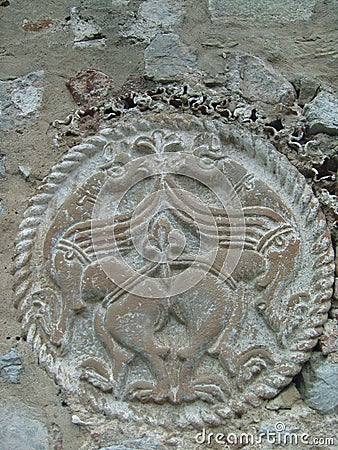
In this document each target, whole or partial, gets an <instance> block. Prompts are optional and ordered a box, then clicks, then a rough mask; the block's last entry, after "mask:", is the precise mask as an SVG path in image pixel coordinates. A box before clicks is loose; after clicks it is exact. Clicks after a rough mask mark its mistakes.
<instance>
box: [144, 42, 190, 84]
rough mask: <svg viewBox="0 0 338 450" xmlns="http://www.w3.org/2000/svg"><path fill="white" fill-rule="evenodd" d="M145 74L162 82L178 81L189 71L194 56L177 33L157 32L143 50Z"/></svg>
mask: <svg viewBox="0 0 338 450" xmlns="http://www.w3.org/2000/svg"><path fill="white" fill-rule="evenodd" d="M144 60H145V73H146V76H147V77H149V78H151V79H153V80H155V81H162V82H169V81H178V80H180V79H181V78H182V76H183V75H184V74H185V73H187V72H189V71H191V70H192V69H193V68H194V66H195V64H196V57H195V55H194V54H193V53H192V51H191V49H190V48H189V47H188V46H187V45H185V44H184V43H183V42H182V41H181V40H180V38H179V36H177V34H173V33H168V34H158V35H157V36H156V37H155V38H154V39H153V40H152V41H151V43H150V44H149V45H148V47H147V48H146V49H145V52H144Z"/></svg>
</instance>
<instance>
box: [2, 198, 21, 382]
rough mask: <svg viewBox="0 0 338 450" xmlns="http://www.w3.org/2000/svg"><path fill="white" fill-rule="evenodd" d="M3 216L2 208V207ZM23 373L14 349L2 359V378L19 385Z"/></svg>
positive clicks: (19, 358) (19, 359)
mask: <svg viewBox="0 0 338 450" xmlns="http://www.w3.org/2000/svg"><path fill="white" fill-rule="evenodd" d="M0 214H1V206H0ZM21 372H22V362H21V357H20V356H19V355H18V351H17V349H16V348H15V347H14V348H12V349H11V350H10V351H9V352H8V353H7V354H6V355H3V356H1V357H0V377H1V378H5V379H6V380H8V381H10V382H11V383H15V384H17V383H19V382H20V375H21Z"/></svg>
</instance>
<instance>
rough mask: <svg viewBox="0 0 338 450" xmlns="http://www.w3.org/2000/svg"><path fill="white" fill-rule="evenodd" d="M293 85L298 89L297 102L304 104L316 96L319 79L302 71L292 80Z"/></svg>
mask: <svg viewBox="0 0 338 450" xmlns="http://www.w3.org/2000/svg"><path fill="white" fill-rule="evenodd" d="M293 85H294V86H295V88H296V89H297V90H298V99H297V100H298V104H299V105H300V106H304V105H305V103H309V102H311V100H313V98H314V97H315V96H316V94H317V92H318V90H319V88H320V81H319V80H318V79H316V78H314V77H311V76H309V75H307V74H304V73H302V74H300V75H298V76H297V77H296V78H295V79H294V80H293Z"/></svg>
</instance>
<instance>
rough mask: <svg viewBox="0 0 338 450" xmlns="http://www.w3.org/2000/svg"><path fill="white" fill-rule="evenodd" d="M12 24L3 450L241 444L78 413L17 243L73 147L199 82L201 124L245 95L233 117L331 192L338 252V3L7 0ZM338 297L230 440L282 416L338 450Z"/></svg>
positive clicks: (4, 196) (5, 123) (4, 197)
mask: <svg viewBox="0 0 338 450" xmlns="http://www.w3.org/2000/svg"><path fill="white" fill-rule="evenodd" d="M0 17H1V23H2V25H1V31H0V32H1V41H0V59H1V62H2V64H1V73H0V80H1V81H0V133H1V150H0V222H1V236H2V239H1V242H0V246H1V247H0V253H1V265H2V270H1V275H0V277H1V278H0V280H1V287H2V298H1V303H0V311H1V314H0V324H1V326H0V355H2V356H1V357H0V392H1V395H0V398H1V400H0V404H1V408H0V447H1V448H3V449H6V450H7V449H8V450H13V449H22V450H26V449H28V448H34V449H47V448H50V449H55V450H56V449H65V450H73V449H74V450H77V449H80V448H81V449H83V450H85V449H96V448H107V449H108V448H111V449H116V450H117V449H121V450H122V449H127V448H130V449H136V448H140V449H141V448H149V449H150V448H154V449H162V448H163V449H165V448H177V449H182V450H184V449H188V448H189V449H190V448H215V449H216V448H242V447H241V446H240V444H234V443H233V442H232V443H231V442H229V446H226V445H225V444H224V443H223V444H217V442H216V443H215V442H214V441H212V445H211V446H210V445H209V446H208V445H207V444H206V443H204V444H199V443H198V442H197V441H196V439H195V436H196V433H197V431H196V430H194V429H193V428H192V429H191V430H185V431H180V430H177V431H176V432H173V431H172V430H171V431H168V430H166V428H165V426H164V427H157V428H156V427H154V428H151V426H148V425H145V424H136V425H135V424H133V426H130V424H129V423H128V419H126V421H125V422H123V421H120V422H118V421H117V422H116V423H115V422H114V423H112V422H109V423H106V422H105V418H104V416H103V415H102V418H101V419H100V418H99V416H97V415H94V416H90V415H88V414H87V415H86V414H85V413H84V411H83V407H82V406H81V405H80V404H79V405H78V409H76V405H75V406H74V404H72V409H71V408H70V406H69V402H68V399H67V396H66V394H65V393H64V392H63V391H61V389H60V388H59V387H58V386H57V385H56V384H55V383H54V382H53V380H52V379H51V378H50V377H49V376H48V375H47V374H46V372H45V370H44V368H43V367H42V366H43V362H41V361H40V363H41V364H39V359H38V356H37V354H36V353H35V352H34V351H33V350H32V343H31V342H28V341H29V339H28V341H27V335H26V333H25V332H22V328H21V324H20V323H19V321H18V320H17V319H18V315H20V312H18V311H17V310H16V309H15V307H14V304H15V299H14V295H13V276H12V268H13V255H14V247H15V239H16V236H17V234H18V229H19V224H20V222H21V221H22V219H23V214H24V211H25V209H26V207H27V205H28V200H29V198H30V197H32V195H33V194H34V193H35V190H36V188H37V187H38V186H39V185H40V183H41V181H42V180H43V179H44V177H46V176H47V175H48V173H49V172H50V170H51V168H52V167H53V166H54V165H55V164H56V163H58V162H59V161H60V160H61V158H62V156H63V155H64V154H65V153H66V152H67V150H68V148H69V147H71V146H73V145H75V144H78V143H80V142H81V141H82V140H83V138H85V137H87V136H90V135H93V134H96V133H97V132H98V130H99V129H100V128H103V127H105V126H112V124H113V123H114V120H115V117H117V116H118V115H119V114H123V111H127V110H129V109H131V108H133V107H134V106H135V104H136V103H137V101H139V100H138V98H139V97H140V98H141V97H142V95H143V97H142V99H143V100H144V98H145V97H147V101H148V100H149V99H150V100H153V99H154V98H155V93H156V92H159V91H158V89H159V88H162V87H163V89H162V91H161V95H162V98H163V102H164V103H165V102H167V103H168V102H169V100H168V99H171V100H170V101H172V102H173V100H172V99H173V98H174V97H175V96H176V97H175V98H176V101H178V100H177V99H179V95H178V94H177V93H178V92H181V91H180V89H182V86H187V88H186V89H187V92H188V95H191V96H192V97H193V98H194V99H195V100H194V101H195V102H196V108H195V111H196V114H197V115H198V114H202V115H203V114H209V112H208V111H209V110H208V108H209V106H210V104H211V103H210V102H212V101H214V102H216V99H218V100H217V101H219V99H222V98H225V97H227V98H229V97H231V98H232V104H230V105H228V108H229V111H230V113H229V114H232V118H234V119H235V118H236V117H238V118H239V120H242V121H247V122H248V121H251V122H252V123H254V122H257V123H260V124H261V127H265V128H264V129H265V131H264V132H265V133H266V135H267V136H268V135H269V133H270V138H271V139H272V140H273V139H274V142H275V144H274V145H275V147H276V148H277V150H278V151H280V152H283V153H285V154H286V156H287V157H288V159H289V161H290V162H291V163H292V164H293V165H294V166H295V167H296V168H297V169H298V170H299V171H300V172H301V173H302V174H303V175H304V176H305V177H306V180H307V183H308V184H309V185H310V186H311V187H312V189H313V192H314V193H315V195H316V196H317V198H318V199H319V201H320V203H321V207H322V210H323V212H324V214H325V215H326V218H327V222H328V227H329V229H330V232H331V235H332V242H333V247H334V250H335V249H336V245H337V239H338V237H337V214H338V205H337V197H336V195H337V185H336V182H337V179H336V177H337V162H338V152H337V142H336V136H337V134H338V101H337V97H336V91H335V86H337V54H338V50H337V47H336V45H337V31H336V27H337V17H338V5H337V2H335V1H334V0H302V1H298V2H294V1H292V0H286V1H283V2H279V1H276V0H271V1H267V0H259V1H242V0H241V1H225V0H209V1H208V0H198V1H192V0H144V1H140V0H129V1H128V0H109V1H108V0H106V1H99V0H82V1H78V2H77V3H71V2H65V1H61V2H51V1H45V2H41V1H34V2H29V5H28V4H27V2H24V1H22V0H8V1H0ZM89 69H90V70H89ZM137 96H139V97H137ZM203 96H205V99H203ZM210 98H211V100H210V102H209V103H208V101H209V100H208V99H210ZM196 99H202V100H196ZM150 100H149V101H150ZM156 101H158V99H157V100H156ZM161 101H162V100H161ZM140 104H141V103H140ZM171 105H172V106H174V107H175V108H177V109H178V110H179V109H180V106H177V105H176V104H174V103H171ZM201 105H202V106H201ZM203 105H204V106H203ZM215 111H216V110H213V111H212V112H210V114H211V115H212V114H214V113H215ZM218 111H219V110H218ZM216 113H217V114H218V112H217V111H216ZM236 115H237V116H236ZM111 119H112V122H110V120H111ZM257 129H258V128H257ZM266 130H267V131H266ZM292 136H293V137H294V139H293V140H292V139H290V137H292ZM270 138H269V139H270ZM286 141H288V145H287V146H285V145H284V143H285V142H286ZM290 142H291V144H292V145H290ZM279 143H280V145H279ZM282 144H283V145H282ZM336 289H337V287H336ZM334 295H335V297H334V299H335V300H333V307H332V309H331V310H330V313H329V319H328V321H327V322H326V324H325V327H324V331H323V335H322V337H321V338H320V339H319V341H318V344H317V346H316V347H315V349H314V351H313V355H312V356H311V359H310V361H309V362H308V363H307V364H306V365H305V366H304V368H303V369H302V372H301V373H300V375H298V376H296V377H295V379H294V381H293V382H292V383H291V384H290V385H289V386H287V387H286V388H285V389H284V390H283V391H282V392H281V393H280V394H279V395H278V396H277V397H275V398H273V399H271V400H266V401H264V402H263V404H262V405H261V406H259V407H258V408H256V409H253V410H250V412H249V413H247V414H245V415H243V417H240V416H237V417H235V418H231V419H229V421H228V422H227V423H226V425H222V426H220V428H219V429H218V431H219V432H223V433H225V434H226V433H230V432H232V433H235V434H236V435H239V434H240V433H241V432H242V433H243V432H244V433H253V434H254V435H255V436H258V435H259V433H260V432H261V433H264V432H265V433H266V432H267V431H271V432H274V431H276V428H275V426H276V424H277V423H279V422H280V423H282V428H283V429H281V430H277V431H283V433H284V435H285V434H288V433H289V434H290V433H298V434H299V435H301V434H303V433H306V434H308V435H309V436H311V437H316V436H317V437H322V438H326V437H327V438H331V437H332V438H333V437H334V438H335V445H338V435H337V433H336V431H335V428H336V427H335V424H336V415H335V414H336V413H337V405H338V397H337V392H338V389H337V388H338V344H337V339H338V327H337V317H338V316H337V314H338V313H337V311H338V308H337V303H336V302H337V301H338V294H337V290H336V291H335V294H334ZM19 319H20V317H19ZM335 433H336V434H335ZM201 439H202V438H201ZM323 442H324V441H323ZM269 445H271V444H269V443H266V442H265V444H259V443H255V444H253V445H251V446H250V445H249V446H248V447H247V448H257V449H258V448H273V447H272V446H269ZM277 448H278V447H277ZM289 448H293V447H292V446H290V447H289ZM299 448H303V447H301V446H299ZM306 448H323V449H324V448H331V447H330V446H329V445H328V443H326V444H325V443H323V445H321V446H320V445H316V444H315V443H313V444H312V445H307V446H306ZM332 448H335V447H334V446H332Z"/></svg>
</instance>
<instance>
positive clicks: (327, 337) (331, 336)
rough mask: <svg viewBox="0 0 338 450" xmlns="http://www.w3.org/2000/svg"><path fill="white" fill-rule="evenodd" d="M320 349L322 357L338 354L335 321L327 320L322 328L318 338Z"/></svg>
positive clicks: (337, 325)
mask: <svg viewBox="0 0 338 450" xmlns="http://www.w3.org/2000/svg"><path fill="white" fill-rule="evenodd" d="M320 347H321V349H322V352H323V355H329V354H330V353H335V352H338V324H337V321H336V320H329V321H328V322H327V323H326V324H325V326H324V332H323V335H322V336H321V338H320Z"/></svg>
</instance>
